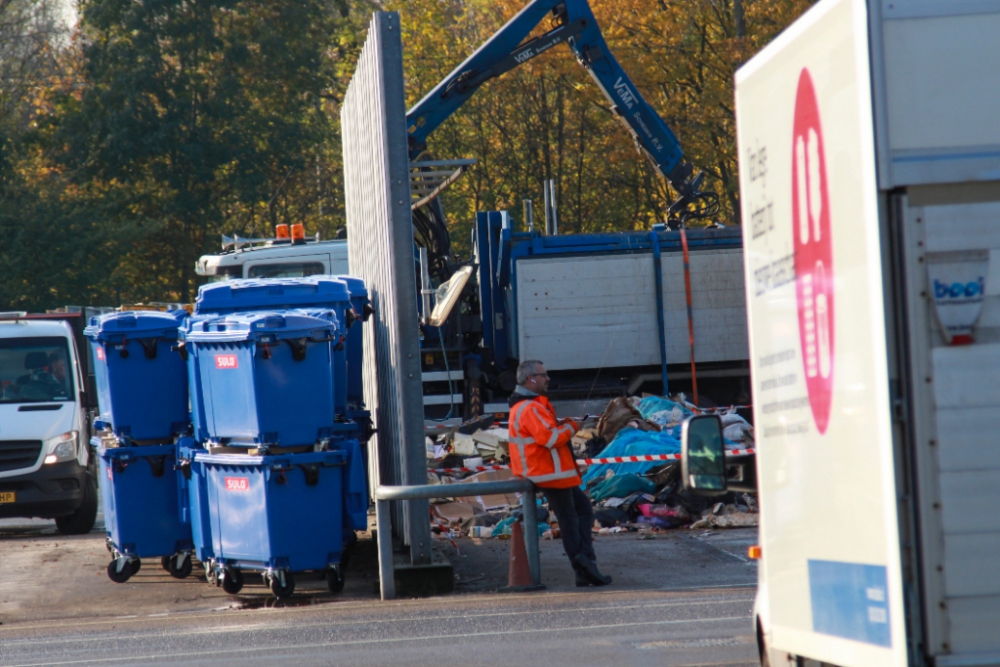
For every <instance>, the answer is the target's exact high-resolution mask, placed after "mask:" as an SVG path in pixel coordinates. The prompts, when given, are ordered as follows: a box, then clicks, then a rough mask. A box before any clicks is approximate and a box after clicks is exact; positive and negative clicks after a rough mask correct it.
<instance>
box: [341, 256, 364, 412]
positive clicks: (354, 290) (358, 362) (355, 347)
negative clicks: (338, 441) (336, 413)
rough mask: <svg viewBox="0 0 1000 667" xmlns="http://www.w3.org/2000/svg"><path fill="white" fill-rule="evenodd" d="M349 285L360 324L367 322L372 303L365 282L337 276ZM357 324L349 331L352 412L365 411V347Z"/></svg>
mask: <svg viewBox="0 0 1000 667" xmlns="http://www.w3.org/2000/svg"><path fill="white" fill-rule="evenodd" d="M336 277H337V278H338V279H340V280H342V281H343V282H345V283H347V289H348V290H349V291H350V293H351V306H352V307H353V309H354V313H355V315H356V317H357V322H358V324H360V323H363V322H367V321H368V318H369V317H371V315H372V312H373V311H372V306H371V302H370V301H369V300H368V290H367V288H366V287H365V281H364V280H362V279H361V278H355V277H354V276H336ZM358 324H356V325H355V326H352V327H350V328H349V329H348V330H347V404H348V407H349V408H350V409H351V410H364V409H365V396H364V386H363V381H362V378H363V369H364V345H363V341H364V339H363V337H362V332H361V326H359V325H358Z"/></svg>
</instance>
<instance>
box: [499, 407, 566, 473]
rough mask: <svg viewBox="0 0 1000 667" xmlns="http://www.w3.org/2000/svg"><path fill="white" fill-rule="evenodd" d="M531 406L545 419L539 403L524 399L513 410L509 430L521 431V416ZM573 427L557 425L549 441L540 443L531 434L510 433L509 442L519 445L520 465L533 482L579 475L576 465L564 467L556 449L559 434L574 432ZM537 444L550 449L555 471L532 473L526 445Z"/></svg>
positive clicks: (539, 418)
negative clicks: (545, 473)
mask: <svg viewBox="0 0 1000 667" xmlns="http://www.w3.org/2000/svg"><path fill="white" fill-rule="evenodd" d="M529 406H530V409H531V410H532V411H533V412H534V416H535V417H536V418H537V419H538V420H539V421H543V420H542V418H541V414H540V413H539V412H538V407H539V406H538V404H537V403H535V401H533V400H530V399H529V400H524V401H521V402H520V403H518V404H517V405H516V406H515V407H514V409H513V410H512V411H511V415H510V426H509V431H510V432H513V433H521V417H522V416H523V415H524V411H525V409H526V408H528V407H529ZM572 431H573V427H572V425H570V424H563V425H562V426H557V427H556V428H554V429H552V433H551V435H550V436H549V440H548V442H545V443H539V442H537V441H536V440H535V439H534V438H532V437H530V436H521V435H516V436H513V435H510V434H509V433H508V439H507V441H508V443H510V444H513V445H514V446H515V447H517V453H518V455H519V457H520V466H521V467H522V468H523V470H522V473H523V474H524V476H525V477H527V478H528V479H530V480H531V481H533V482H536V483H537V482H551V481H555V480H559V479H572V478H574V477H577V476H578V474H579V473H578V472H577V469H576V466H573V467H571V468H568V469H566V470H564V469H563V466H562V461H561V460H560V458H559V450H558V449H556V443H557V442H558V441H559V436H560V435H562V434H563V433H565V432H569V433H572ZM532 444H537V445H541V446H543V447H545V448H547V449H548V450H549V454H550V455H551V456H552V465H553V470H554V472H552V473H549V474H547V475H530V474H528V473H529V467H528V456H527V453H526V451H525V446H526V445H532Z"/></svg>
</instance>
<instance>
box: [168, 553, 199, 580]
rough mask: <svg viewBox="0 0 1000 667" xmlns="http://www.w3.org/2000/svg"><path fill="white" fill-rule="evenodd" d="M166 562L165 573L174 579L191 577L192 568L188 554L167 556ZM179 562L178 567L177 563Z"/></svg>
mask: <svg viewBox="0 0 1000 667" xmlns="http://www.w3.org/2000/svg"><path fill="white" fill-rule="evenodd" d="M167 558H168V562H167V572H169V573H170V576H171V577H173V578H174V579H185V578H187V577H188V576H190V575H191V570H192V569H193V566H192V564H191V555H190V554H179V555H177V556H168V557H167ZM178 561H180V565H178V564H177V562H178Z"/></svg>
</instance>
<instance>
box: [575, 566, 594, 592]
mask: <svg viewBox="0 0 1000 667" xmlns="http://www.w3.org/2000/svg"><path fill="white" fill-rule="evenodd" d="M573 571H574V572H575V573H576V585H577V586H579V587H580V588H585V587H587V586H590V580H589V579H587V575H585V574H584V573H583V572H581V571H580V569H579V568H578V567H577V566H576V565H574V566H573Z"/></svg>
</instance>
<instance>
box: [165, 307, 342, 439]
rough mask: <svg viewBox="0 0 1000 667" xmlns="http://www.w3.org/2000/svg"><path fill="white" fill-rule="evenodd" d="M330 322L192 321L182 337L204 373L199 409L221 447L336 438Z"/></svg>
mask: <svg viewBox="0 0 1000 667" xmlns="http://www.w3.org/2000/svg"><path fill="white" fill-rule="evenodd" d="M336 336H337V331H336V328H335V327H334V326H333V325H332V324H331V323H330V322H329V321H327V320H321V319H318V318H315V317H309V316H307V315H303V314H301V313H293V312H285V313H280V312H269V311H260V312H254V313H236V314H232V315H225V316H222V317H217V318H209V319H200V318H192V320H191V321H189V322H188V326H187V327H185V330H184V332H183V333H182V337H183V338H184V342H185V347H186V350H187V353H188V355H189V362H190V363H191V364H192V365H193V366H194V367H195V368H196V370H197V373H198V385H199V386H198V395H196V396H195V397H193V403H195V404H197V407H195V408H194V409H195V410H197V411H199V414H201V415H202V416H203V417H204V426H203V428H204V430H205V432H206V433H207V435H208V438H209V440H210V441H211V443H212V444H215V445H229V446H243V447H257V448H259V449H266V448H269V447H283V448H287V447H301V446H314V445H322V446H325V443H326V442H328V441H329V439H330V438H331V437H332V436H333V433H334V422H335V415H334V401H333V373H332V372H331V363H332V360H331V350H332V347H331V345H330V343H331V341H333V340H335V339H336Z"/></svg>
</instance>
